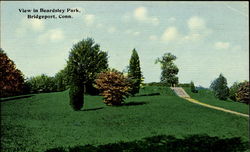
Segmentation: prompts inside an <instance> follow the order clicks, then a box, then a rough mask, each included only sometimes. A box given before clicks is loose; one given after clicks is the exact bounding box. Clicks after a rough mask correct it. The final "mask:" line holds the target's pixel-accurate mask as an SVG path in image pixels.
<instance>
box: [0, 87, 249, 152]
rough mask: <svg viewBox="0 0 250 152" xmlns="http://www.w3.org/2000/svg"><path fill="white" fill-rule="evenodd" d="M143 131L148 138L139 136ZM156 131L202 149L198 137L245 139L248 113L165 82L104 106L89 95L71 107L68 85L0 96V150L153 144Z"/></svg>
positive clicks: (239, 143) (32, 151) (33, 151)
mask: <svg viewBox="0 0 250 152" xmlns="http://www.w3.org/2000/svg"><path fill="white" fill-rule="evenodd" d="M157 93H160V95H157ZM244 106H245V105H244ZM205 134H206V135H205ZM159 135H161V136H159ZM169 135H171V138H170V137H167V136H169ZM146 137H147V139H148V140H146V141H150V142H143V141H145V140H143V138H146ZM160 137H161V140H163V139H166V138H167V141H168V143H173V144H171V145H170V146H168V147H171V146H172V149H173V151H178V150H177V149H178V148H182V149H181V150H180V151H185V150H183V149H185V146H186V148H187V147H192V146H193V147H195V146H197V147H199V146H200V145H201V147H200V149H203V150H206V149H207V147H206V145H205V147H204V144H197V143H204V141H209V143H207V145H209V144H210V145H211V143H212V142H211V141H210V140H212V141H216V142H215V143H216V144H217V147H223V146H222V145H224V146H225V145H226V146H227V147H228V146H229V147H230V145H235V146H239V147H240V146H242V142H246V141H248V119H247V118H244V117H240V116H236V115H232V114H229V113H225V112H221V111H216V110H213V109H209V108H206V107H202V106H199V105H196V104H192V103H189V102H187V101H185V100H183V99H181V98H179V97H177V96H175V95H174V93H173V92H172V91H171V90H170V89H169V88H165V87H146V88H144V89H141V92H140V94H138V95H137V96H135V97H130V98H128V99H127V100H126V105H124V106H121V107H110V106H106V105H105V104H104V103H102V97H100V96H89V95H87V96H85V106H84V110H82V111H73V110H72V109H71V107H70V106H69V97H68V91H64V92H57V93H43V94H34V95H30V96H24V97H20V98H16V99H15V98H8V99H3V100H2V101H1V144H2V146H1V151H4V152H15V151H18V152H20V151H27V152H36V151H37V152H42V151H46V150H47V149H52V148H56V150H59V149H60V148H61V151H63V150H62V149H66V150H67V149H68V148H70V147H71V151H74V150H75V151H77V150H76V149H77V147H78V149H79V146H84V145H86V144H90V145H92V146H96V147H98V146H100V145H107V144H110V143H113V144H114V146H117V145H118V146H117V147H118V148H119V147H120V148H121V147H123V146H124V144H125V145H126V144H130V145H133V146H134V147H138V145H140V144H141V145H143V144H145V143H146V145H147V146H148V145H150V144H151V145H152V143H153V141H152V140H155V139H159V138H160ZM163 137H164V138H163ZM165 137H166V138H165ZM215 137H216V138H215ZM234 137H240V139H239V138H234ZM149 139H150V140H149ZM174 139H175V140H174ZM208 139H209V140H208ZM223 139H228V140H223ZM230 139H232V140H230ZM120 141H123V142H124V143H123V144H121V143H118V142H120ZM139 141H140V142H139ZM170 141H171V142H170ZM177 141H179V142H177ZM188 141H189V142H188ZM190 141H191V142H190ZM201 141H203V142H201ZM222 141H223V142H222ZM232 142H233V143H235V144H233V143H232ZM132 143H133V144H132ZM139 143H140V144H139ZM177 143H179V144H182V147H181V146H180V145H178V144H177ZM183 143H189V144H191V145H188V144H186V145H183ZM193 143H196V145H192V144H193ZM219 143H224V144H219ZM225 143H226V144H225ZM218 144H219V145H220V146H218ZM122 145H123V146H122ZM153 145H154V144H153ZM163 145H164V144H163ZM109 146H110V145H109ZM133 146H131V147H133ZM183 146H184V148H183ZM202 146H203V147H202ZM111 147H112V146H111ZM125 147H126V146H125ZM127 147H129V146H127ZM156 147H157V146H156ZM74 148H75V149H74ZM92 148H93V147H92ZM151 148H152V146H151ZM72 149H73V150H72ZM101 149H103V148H101ZM158 149H160V148H159V145H158ZM243 149H244V148H243ZM151 150H152V149H151ZM186 150H187V149H186ZM198 150H199V148H198ZM51 151H52V150H51ZM54 151H55V150H54ZM192 151H195V150H192Z"/></svg>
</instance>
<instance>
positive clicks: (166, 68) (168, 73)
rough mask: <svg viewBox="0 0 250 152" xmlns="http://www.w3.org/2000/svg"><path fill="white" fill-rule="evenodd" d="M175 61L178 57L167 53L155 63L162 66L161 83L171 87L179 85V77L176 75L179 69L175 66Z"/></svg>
mask: <svg viewBox="0 0 250 152" xmlns="http://www.w3.org/2000/svg"><path fill="white" fill-rule="evenodd" d="M174 60H176V56H174V55H172V54H171V53H165V54H164V55H163V56H162V57H161V58H157V59H156V61H155V63H160V64H161V69H162V72H161V82H163V83H166V84H167V85H171V86H174V85H176V84H178V77H177V76H176V75H177V74H178V72H179V69H178V67H177V66H176V65H175V64H174V62H173V61H174Z"/></svg>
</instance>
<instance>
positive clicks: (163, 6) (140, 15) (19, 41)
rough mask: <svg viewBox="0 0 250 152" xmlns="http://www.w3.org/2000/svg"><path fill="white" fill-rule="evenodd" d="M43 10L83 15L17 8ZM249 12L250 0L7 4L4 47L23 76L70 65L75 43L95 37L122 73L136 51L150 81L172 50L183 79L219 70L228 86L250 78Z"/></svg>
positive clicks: (203, 81)
mask: <svg viewBox="0 0 250 152" xmlns="http://www.w3.org/2000/svg"><path fill="white" fill-rule="evenodd" d="M40 8H42V9H66V10H67V9H68V8H69V9H71V10H75V9H78V10H79V11H80V12H64V13H58V12H56V13H53V12H48V13H44V12H20V11H19V9H26V10H27V9H31V10H33V9H38V10H40ZM248 12H249V7H248V2H246V1H245V2H244V1H241V2H236V1H235V2H222V1H221V2H164V1H159V2H153V1H144V2H139V1H137V2H133V1H130V2H125V1H124V2H121V1H119V2H114V1H112V2H108V1H104V2H100V1H99V2H87V1H85V2H84V1H81V2H80V1H78V2H72V1H61V2H58V1H57V2H55V1H54V2H52V1H43V2H39V1H33V2H31V1H26V2H21V1H20V2H13V1H12V2H11V1H9V2H7V1H2V2H1V48H2V49H3V50H4V51H5V52H6V53H7V55H8V56H9V58H11V59H12V60H13V61H14V62H15V64H16V66H17V68H18V69H20V70H21V71H22V72H23V74H24V75H25V77H31V76H36V75H40V74H47V75H49V76H53V75H54V74H55V73H57V72H58V71H59V70H61V69H63V68H64V67H65V65H66V61H67V58H68V55H69V51H70V50H71V48H72V46H73V44H75V43H77V42H79V41H80V40H82V39H85V38H87V37H91V38H93V39H94V40H95V42H96V43H98V44H99V45H100V48H101V50H103V51H106V52H108V56H109V58H108V61H109V66H110V67H111V68H116V69H117V70H120V71H123V70H125V69H126V67H127V66H128V64H129V59H130V57H131V54H132V50H133V49H134V48H135V49H136V50H137V52H138V54H139V58H140V63H141V69H142V74H143V76H144V78H145V79H144V82H146V83H148V82H159V81H160V75H161V69H160V65H159V64H155V60H156V59H157V58H158V57H161V56H162V55H163V54H164V53H168V52H169V53H172V54H174V55H175V56H176V57H177V59H176V61H175V62H174V63H175V64H176V65H177V67H178V68H179V73H178V75H177V76H178V77H179V82H180V83H190V81H193V82H194V83H195V85H196V86H199V85H201V86H203V87H209V86H210V84H211V82H212V81H213V80H214V79H215V78H217V77H218V76H219V74H220V73H222V74H223V75H224V76H225V77H226V78H227V81H228V85H229V86H230V85H232V84H233V83H234V82H236V81H238V82H241V81H243V80H248V79H249V72H248V71H249V28H248V26H249V15H248V14H249V13H248ZM27 15H55V16H57V19H28V18H27ZM59 15H64V16H69V15H70V16H71V17H72V18H59Z"/></svg>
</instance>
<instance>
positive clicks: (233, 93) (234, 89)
mask: <svg viewBox="0 0 250 152" xmlns="http://www.w3.org/2000/svg"><path fill="white" fill-rule="evenodd" d="M242 84H243V83H239V82H234V84H233V85H232V86H231V87H230V88H229V98H230V99H231V100H233V101H237V99H236V93H237V91H238V90H239V88H240V86H241V85H242Z"/></svg>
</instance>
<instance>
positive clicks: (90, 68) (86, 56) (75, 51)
mask: <svg viewBox="0 0 250 152" xmlns="http://www.w3.org/2000/svg"><path fill="white" fill-rule="evenodd" d="M107 68H108V54H107V53H106V52H103V51H101V50H100V46H99V45H98V44H95V42H94V40H93V39H91V38H87V39H83V40H82V41H80V42H78V43H77V44H75V45H74V46H73V48H72V49H71V51H70V53H69V59H68V61H67V76H68V80H69V84H70V85H71V87H70V89H72V91H70V100H71V102H70V103H71V106H72V107H73V109H74V110H80V109H81V108H82V106H83V100H77V101H76V98H78V99H84V98H83V92H82V91H84V88H85V87H84V86H85V85H86V84H87V83H93V82H94V80H95V78H96V76H97V74H98V73H99V72H101V71H102V70H104V69H107ZM81 92H82V93H81ZM77 96H78V97H77ZM78 102H82V103H78Z"/></svg>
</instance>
